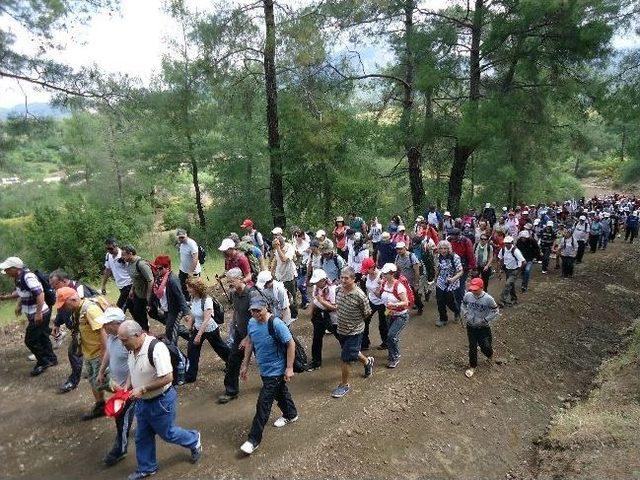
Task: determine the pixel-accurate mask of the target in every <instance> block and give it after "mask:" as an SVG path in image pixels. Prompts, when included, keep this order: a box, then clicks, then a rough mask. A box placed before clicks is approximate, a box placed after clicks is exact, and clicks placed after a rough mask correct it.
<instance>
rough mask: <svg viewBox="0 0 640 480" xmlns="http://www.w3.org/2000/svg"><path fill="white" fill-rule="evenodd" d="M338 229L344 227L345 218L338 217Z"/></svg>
mask: <svg viewBox="0 0 640 480" xmlns="http://www.w3.org/2000/svg"><path fill="white" fill-rule="evenodd" d="M335 224H336V227H344V218H343V217H336V222H335Z"/></svg>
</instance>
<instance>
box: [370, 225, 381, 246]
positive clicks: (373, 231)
mask: <svg viewBox="0 0 640 480" xmlns="http://www.w3.org/2000/svg"><path fill="white" fill-rule="evenodd" d="M369 235H370V236H371V241H372V242H373V243H378V242H379V241H380V240H382V225H381V224H380V222H377V223H374V224H373V225H372V226H371V228H370V229H369Z"/></svg>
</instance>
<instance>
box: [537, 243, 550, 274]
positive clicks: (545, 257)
mask: <svg viewBox="0 0 640 480" xmlns="http://www.w3.org/2000/svg"><path fill="white" fill-rule="evenodd" d="M540 251H541V252H542V271H543V272H546V271H548V270H549V258H550V257H551V245H541V246H540Z"/></svg>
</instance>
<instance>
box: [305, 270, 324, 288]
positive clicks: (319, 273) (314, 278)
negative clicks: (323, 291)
mask: <svg viewBox="0 0 640 480" xmlns="http://www.w3.org/2000/svg"><path fill="white" fill-rule="evenodd" d="M325 278H327V272H325V271H324V270H323V269H321V268H315V269H314V270H313V274H311V278H310V279H309V283H310V284H311V285H315V284H316V283H318V282H319V281H320V280H324V279H325Z"/></svg>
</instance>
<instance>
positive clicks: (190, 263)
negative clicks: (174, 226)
mask: <svg viewBox="0 0 640 480" xmlns="http://www.w3.org/2000/svg"><path fill="white" fill-rule="evenodd" d="M176 239H177V240H178V254H179V256H180V272H178V278H179V279H180V287H181V288H182V294H183V295H184V298H185V299H186V300H187V302H188V301H189V300H191V299H190V298H189V292H188V291H187V279H188V278H190V277H198V276H200V273H201V272H202V265H200V260H199V257H198V252H199V248H198V244H197V243H196V241H195V240H194V239H193V238H189V236H188V235H187V231H186V230H185V229H184V228H179V229H178V230H176Z"/></svg>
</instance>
